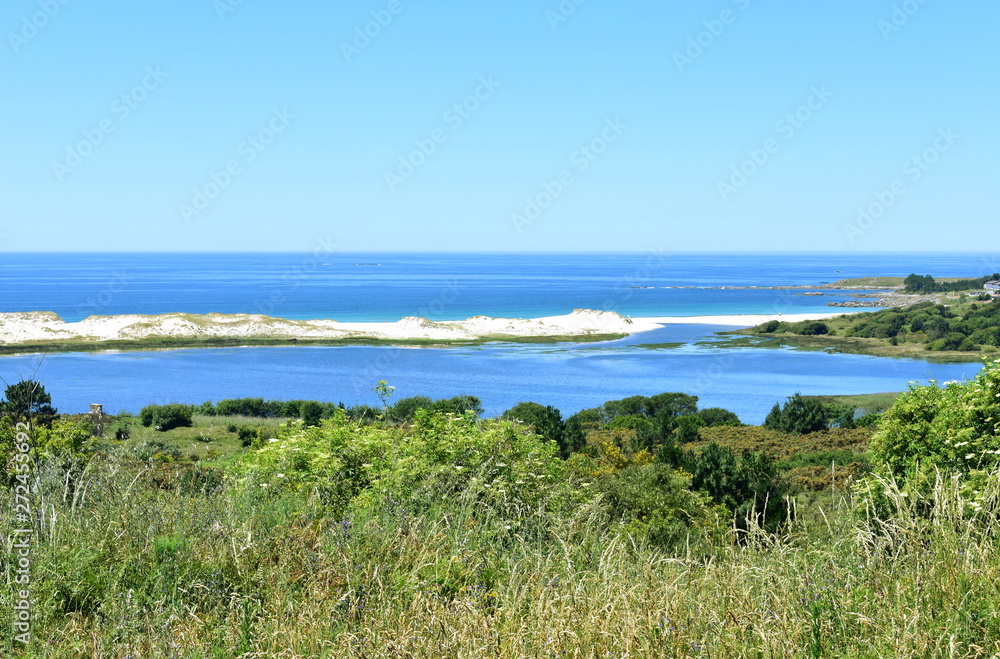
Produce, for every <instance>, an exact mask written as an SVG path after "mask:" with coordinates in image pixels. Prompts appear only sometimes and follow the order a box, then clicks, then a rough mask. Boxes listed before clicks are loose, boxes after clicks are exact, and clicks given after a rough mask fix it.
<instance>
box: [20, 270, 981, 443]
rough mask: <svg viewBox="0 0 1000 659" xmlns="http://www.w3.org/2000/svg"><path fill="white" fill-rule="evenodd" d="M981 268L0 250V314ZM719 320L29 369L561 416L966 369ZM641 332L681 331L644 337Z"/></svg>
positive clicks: (852, 389) (53, 360)
mask: <svg viewBox="0 0 1000 659" xmlns="http://www.w3.org/2000/svg"><path fill="white" fill-rule="evenodd" d="M359 264H361V265H359ZM374 264H378V265H374ZM994 269H995V266H994V264H992V262H990V261H989V260H987V259H985V258H981V257H976V256H970V255H957V256H956V255H909V256H907V255H891V256H880V255H863V256H862V255H849V256H845V255H769V256H768V255H764V256H762V255H752V256H750V255H723V256H720V255H708V256H706V255H666V254H664V255H660V254H652V253H651V254H640V255H498V254H488V255H480V254H475V255H471V254H459V255H414V254H408V255H399V254H394V255H387V254H349V255H342V254H319V255H294V254H293V255H289V254H278V255H269V254H183V255H169V254H82V255H77V254H71V255H65V254H61V255H53V254H44V255H37V254H35V255H33V254H8V255H4V256H3V258H2V261H0V291H2V299H0V311H33V310H47V311H55V312H56V313H59V314H60V315H61V316H62V317H63V318H64V319H66V320H78V319H80V318H83V317H85V316H87V315H90V314H93V313H100V314H117V313H164V312H169V311H185V312H190V313H205V312H209V311H221V312H226V313H238V312H248V313H249V312H258V313H260V312H267V313H271V314H273V315H277V316H284V317H289V318H336V319H338V320H369V321H374V320H398V319H399V318H401V317H403V316H406V315H420V316H425V317H429V318H432V319H436V320H445V319H461V318H466V317H468V316H471V315H477V314H486V315H491V316H508V317H535V316H544V315H553V314H561V313H567V312H569V311H571V310H572V309H574V308H596V309H607V310H614V311H618V312H619V313H622V314H623V315H624V314H630V315H633V316H654V315H656V316H659V315H664V316H665V315H703V314H730V313H774V312H777V311H781V312H784V313H828V312H829V311H830V308H829V307H827V306H826V302H829V301H831V300H837V299H849V298H848V296H847V295H846V294H838V295H829V294H827V295H824V296H822V297H812V296H802V295H798V294H797V293H800V292H801V291H776V290H745V289H736V290H733V289H718V288H711V287H718V286H775V285H782V284H786V285H787V284H790V285H804V286H812V285H818V284H821V283H823V282H828V281H833V280H835V279H839V278H843V277H853V276H868V275H875V274H879V275H906V274H910V272H912V271H914V270H918V271H919V272H920V274H924V273H932V274H934V275H935V276H942V277H943V276H979V275H981V274H986V273H988V272H992V271H993V270H994ZM837 270H840V272H836V271H837ZM634 287H637V288H634ZM669 287H685V288H669ZM686 287H694V288H686ZM827 293H829V292H827ZM720 329H725V328H719V327H711V326H702V325H694V326H685V325H674V326H668V327H665V328H664V329H662V330H657V331H655V332H649V333H643V334H639V335H635V336H632V337H629V338H627V339H622V340H619V341H611V342H603V343H597V344H556V345H542V344H535V345H532V344H490V345H486V346H480V347H474V348H447V349H442V348H392V347H367V346H341V347H305V346H295V347H267V348H234V349H198V350H169V351H145V352H117V353H116V352H104V353H64V354H48V355H46V356H45V358H44V360H41V366H40V369H39V371H38V379H40V380H41V381H42V382H43V384H45V386H46V389H47V390H48V391H49V392H50V393H51V394H52V397H53V403H54V404H55V405H56V407H58V408H59V409H60V410H61V411H64V412H82V411H85V410H86V409H87V406H88V405H89V403H91V402H95V403H97V402H99V403H103V404H104V405H105V409H107V410H108V411H110V412H116V411H119V410H123V409H127V410H130V411H132V412H136V411H138V409H139V408H141V407H142V406H143V405H146V404H149V403H166V402H188V403H199V402H202V401H204V400H216V401H217V400H220V399H222V398H234V397H242V396H262V397H264V398H276V399H291V398H315V399H319V400H331V401H335V402H338V401H342V402H344V403H345V404H347V405H354V404H359V403H366V404H372V405H374V404H376V403H377V399H376V397H375V395H374V393H372V391H371V387H372V386H374V384H375V383H376V382H377V381H378V380H383V379H384V380H387V381H388V382H389V383H390V384H393V385H395V386H396V387H397V389H396V396H399V397H402V396H411V395H426V396H431V397H435V398H437V397H444V396H453V395H458V394H466V393H468V394H474V395H476V396H479V397H480V398H481V399H482V400H483V403H484V407H485V408H486V414H487V415H493V414H497V413H499V412H502V411H503V410H505V409H507V408H509V407H510V406H512V405H514V404H515V403H517V402H520V401H525V400H532V401H536V402H539V403H543V404H548V405H554V406H555V407H557V408H559V409H560V410H562V411H563V413H564V414H570V413H572V412H575V411H578V410H580V409H583V408H585V407H592V406H595V405H598V404H600V403H601V402H603V401H605V400H609V399H613V398H621V397H624V396H629V395H633V394H644V395H652V394H656V393H660V392H664V391H684V392H687V393H694V394H697V395H698V396H699V397H700V399H701V405H702V406H719V407H725V408H728V409H731V410H733V411H734V412H736V413H737V414H739V416H740V418H741V419H743V420H744V421H745V422H749V423H759V422H760V421H762V420H763V418H764V416H765V415H766V414H767V411H768V410H769V409H770V407H771V406H772V405H773V404H774V403H775V402H778V401H780V400H783V399H784V398H785V397H787V396H790V395H792V394H793V393H795V392H796V391H800V392H802V393H804V394H846V393H870V392H877V391H898V390H901V389H904V388H905V387H906V385H907V382H909V381H920V382H923V381H926V380H927V379H929V378H937V379H939V380H951V379H961V378H963V377H969V376H972V375H974V374H975V373H976V372H977V371H978V369H979V365H978V364H976V363H971V364H930V363H926V362H922V361H918V360H901V359H885V358H875V357H866V356H857V355H831V354H826V353H822V352H802V351H791V350H783V349H751V348H747V349H735V350H720V349H717V348H713V347H712V346H711V337H712V335H713V332H715V331H717V330H720ZM706 341H707V344H706ZM657 343H681V344H683V345H682V347H679V348H675V347H671V348H662V347H661V348H649V347H643V344H657ZM39 361H40V356H39V355H23V356H9V357H3V358H0V374H2V375H3V377H4V378H5V379H7V381H8V382H10V381H12V379H17V377H18V376H19V375H23V376H25V377H30V376H31V374H32V373H33V372H34V371H35V368H36V367H38V364H39Z"/></svg>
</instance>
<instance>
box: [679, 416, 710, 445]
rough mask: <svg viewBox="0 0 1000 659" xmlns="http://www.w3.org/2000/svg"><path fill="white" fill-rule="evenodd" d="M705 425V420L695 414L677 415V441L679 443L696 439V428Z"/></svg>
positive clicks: (686, 442)
mask: <svg viewBox="0 0 1000 659" xmlns="http://www.w3.org/2000/svg"><path fill="white" fill-rule="evenodd" d="M704 425H705V422H704V421H703V420H702V418H701V417H700V416H698V415H697V414H685V415H684V416H680V417H677V430H676V433H677V441H678V443H680V444H688V443H690V442H696V441H698V428H701V427H702V426H704Z"/></svg>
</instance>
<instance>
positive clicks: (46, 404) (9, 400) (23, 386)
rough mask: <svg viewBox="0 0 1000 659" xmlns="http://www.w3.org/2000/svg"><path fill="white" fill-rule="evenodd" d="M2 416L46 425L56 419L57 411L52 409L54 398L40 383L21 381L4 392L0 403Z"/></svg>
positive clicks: (9, 386)
mask: <svg viewBox="0 0 1000 659" xmlns="http://www.w3.org/2000/svg"><path fill="white" fill-rule="evenodd" d="M0 416H8V417H10V418H12V419H14V420H16V421H25V420H28V419H31V420H33V421H34V422H35V423H40V424H43V425H45V424H48V423H50V422H51V421H52V419H53V418H55V416H56V409H55V408H54V407H52V396H50V395H49V394H48V393H47V392H46V391H45V387H43V386H42V385H41V383H40V382H37V381H35V380H21V381H20V382H15V383H14V384H11V385H8V386H7V388H6V389H5V390H4V399H3V401H0Z"/></svg>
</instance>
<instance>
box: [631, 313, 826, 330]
mask: <svg viewBox="0 0 1000 659" xmlns="http://www.w3.org/2000/svg"><path fill="white" fill-rule="evenodd" d="M844 313H845V312H844V311H843V310H840V311H832V312H830V313H826V314H823V313H820V314H814V313H799V314H794V313H793V314H756V315H745V316H659V317H655V318H644V319H643V320H648V321H652V322H654V323H659V324H661V325H729V326H732V327H753V326H755V325H760V324H761V323H766V322H767V321H769V320H781V321H784V322H787V323H797V322H800V321H803V320H822V319H824V318H835V317H837V316H841V315H843V314H844Z"/></svg>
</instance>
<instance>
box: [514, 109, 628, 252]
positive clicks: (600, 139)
mask: <svg viewBox="0 0 1000 659" xmlns="http://www.w3.org/2000/svg"><path fill="white" fill-rule="evenodd" d="M626 128H628V124H624V123H622V120H621V118H620V117H615V118H614V119H605V121H604V128H603V129H602V130H601V134H600V135H598V136H597V137H595V138H593V139H591V140H590V141H589V142H587V143H586V144H583V145H581V146H580V148H579V149H577V150H575V151H574V152H573V153H571V154H570V156H569V163H570V165H571V166H572V167H570V168H566V169H563V170H562V171H560V172H559V173H558V174H556V175H555V177H553V178H552V180H548V181H542V185H541V188H542V189H541V191H540V192H537V193H535V194H533V195H531V196H528V197H526V198H525V199H524V208H523V209H522V210H521V211H520V213H511V216H510V221H511V222H512V223H513V224H514V229H516V230H517V232H518V233H519V234H520V233H524V227H526V226H528V225H530V224H532V223H534V222H536V221H537V220H538V219H539V218H541V217H542V215H543V214H544V213H545V211H546V210H548V209H549V208H550V207H551V206H552V204H553V203H555V201H556V199H558V198H559V197H561V196H562V195H563V194H564V193H565V192H566V190H567V189H568V188H569V187H570V186H571V185H573V184H574V183H575V182H576V177H575V175H574V171H575V172H576V174H582V173H583V172H585V171H587V170H588V169H590V166H591V165H592V164H594V163H595V162H596V161H597V159H598V158H600V157H601V156H602V155H603V154H604V153H605V152H606V151H607V150H608V147H609V146H611V145H612V144H614V143H615V142H617V141H618V139H619V138H620V137H621V136H622V135H623V134H624V133H625V129H626Z"/></svg>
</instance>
